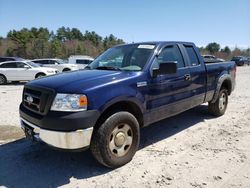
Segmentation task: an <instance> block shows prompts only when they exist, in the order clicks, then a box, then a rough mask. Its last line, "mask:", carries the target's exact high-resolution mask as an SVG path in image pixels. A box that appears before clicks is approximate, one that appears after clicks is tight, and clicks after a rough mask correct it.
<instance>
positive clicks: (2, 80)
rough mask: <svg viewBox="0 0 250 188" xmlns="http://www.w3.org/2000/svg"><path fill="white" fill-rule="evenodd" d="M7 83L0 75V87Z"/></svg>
mask: <svg viewBox="0 0 250 188" xmlns="http://www.w3.org/2000/svg"><path fill="white" fill-rule="evenodd" d="M6 83H7V80H6V78H5V76H4V75H0V85H5V84H6Z"/></svg>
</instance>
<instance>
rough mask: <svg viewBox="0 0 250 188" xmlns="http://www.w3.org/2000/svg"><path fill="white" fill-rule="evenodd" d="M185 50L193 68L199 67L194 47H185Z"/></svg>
mask: <svg viewBox="0 0 250 188" xmlns="http://www.w3.org/2000/svg"><path fill="white" fill-rule="evenodd" d="M185 49H186V51H187V54H188V58H189V62H190V64H191V66H197V65H199V64H200V62H199V59H198V57H197V55H196V53H195V51H194V48H193V46H185Z"/></svg>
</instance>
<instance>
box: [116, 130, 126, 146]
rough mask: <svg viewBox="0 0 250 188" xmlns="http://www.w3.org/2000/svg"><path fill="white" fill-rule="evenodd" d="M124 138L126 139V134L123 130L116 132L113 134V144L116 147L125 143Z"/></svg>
mask: <svg viewBox="0 0 250 188" xmlns="http://www.w3.org/2000/svg"><path fill="white" fill-rule="evenodd" d="M125 140H126V135H125V134H124V133H123V132H118V133H117V134H116V135H115V145H116V146H117V147H121V146H122V145H123V144H124V143H125Z"/></svg>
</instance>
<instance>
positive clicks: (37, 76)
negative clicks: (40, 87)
mask: <svg viewBox="0 0 250 188" xmlns="http://www.w3.org/2000/svg"><path fill="white" fill-rule="evenodd" d="M44 76H46V75H45V74H44V73H38V74H37V75H36V77H35V78H36V79H38V78H42V77H44Z"/></svg>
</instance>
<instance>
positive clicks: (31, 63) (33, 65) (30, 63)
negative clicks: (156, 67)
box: [26, 61, 40, 67]
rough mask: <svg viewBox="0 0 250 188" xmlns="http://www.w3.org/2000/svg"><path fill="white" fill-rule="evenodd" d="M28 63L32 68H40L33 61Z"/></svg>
mask: <svg viewBox="0 0 250 188" xmlns="http://www.w3.org/2000/svg"><path fill="white" fill-rule="evenodd" d="M26 63H27V64H28V65H30V66H31V67H40V66H39V65H38V64H36V63H33V62H31V61H27V62H26Z"/></svg>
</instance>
